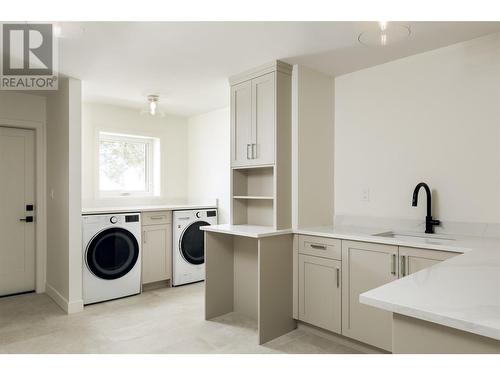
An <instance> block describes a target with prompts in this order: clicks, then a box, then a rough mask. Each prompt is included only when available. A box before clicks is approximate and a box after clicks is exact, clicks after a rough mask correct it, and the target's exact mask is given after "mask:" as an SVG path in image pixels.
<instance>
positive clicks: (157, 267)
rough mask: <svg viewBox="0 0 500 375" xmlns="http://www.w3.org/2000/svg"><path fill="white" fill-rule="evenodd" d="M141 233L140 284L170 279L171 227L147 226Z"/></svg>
mask: <svg viewBox="0 0 500 375" xmlns="http://www.w3.org/2000/svg"><path fill="white" fill-rule="evenodd" d="M142 231H143V232H142V283H143V284H149V283H154V282H157V281H164V280H169V279H171V277H172V225H171V224H164V225H147V226H144V227H143V228H142Z"/></svg>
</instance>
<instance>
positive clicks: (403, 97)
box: [335, 34, 500, 223]
mask: <svg viewBox="0 0 500 375" xmlns="http://www.w3.org/2000/svg"><path fill="white" fill-rule="evenodd" d="M499 161H500V34H494V35H490V36H486V37H482V38H479V39H475V40H472V41H468V42H464V43H459V44H456V45H453V46H449V47H446V48H441V49H438V50H434V51H430V52H426V53H422V54H419V55H415V56H411V57H407V58H404V59H400V60H397V61H393V62H390V63H387V64H383V65H380V66H376V67H373V68H369V69H365V70H362V71H358V72H355V73H351V74H347V75H344V76H340V77H337V78H336V80H335V213H336V214H350V215H363V216H384V217H404V218H418V219H421V218H423V215H424V212H425V203H424V200H422V201H420V202H419V207H418V208H412V207H411V195H412V191H413V188H414V187H415V185H416V184H417V183H418V182H420V181H425V182H427V183H429V185H430V186H431V188H432V189H434V190H435V193H434V199H435V202H436V215H437V216H438V217H439V218H440V219H444V220H450V221H463V222H497V223H498V222H500V194H499V191H500V168H499ZM363 189H369V201H368V202H366V201H362V199H361V198H362V191H363Z"/></svg>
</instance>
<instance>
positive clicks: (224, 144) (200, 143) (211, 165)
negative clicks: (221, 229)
mask: <svg viewBox="0 0 500 375" xmlns="http://www.w3.org/2000/svg"><path fill="white" fill-rule="evenodd" d="M188 150H189V156H188V174H189V175H188V196H189V197H190V199H191V200H192V201H193V202H212V201H213V200H214V199H218V202H219V203H218V204H219V223H221V224H222V223H229V188H230V186H229V178H230V177H229V168H230V122H229V108H223V109H219V110H215V111H212V112H208V113H204V114H201V115H198V116H194V117H191V118H189V120H188Z"/></svg>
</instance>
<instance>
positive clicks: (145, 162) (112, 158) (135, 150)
mask: <svg viewBox="0 0 500 375" xmlns="http://www.w3.org/2000/svg"><path fill="white" fill-rule="evenodd" d="M159 148H160V140H159V139H157V138H151V137H143V136H136V135H129V134H116V133H107V132H100V133H99V193H100V195H101V196H104V197H113V196H129V195H134V196H153V195H159V181H160V165H159V164H160V160H159Z"/></svg>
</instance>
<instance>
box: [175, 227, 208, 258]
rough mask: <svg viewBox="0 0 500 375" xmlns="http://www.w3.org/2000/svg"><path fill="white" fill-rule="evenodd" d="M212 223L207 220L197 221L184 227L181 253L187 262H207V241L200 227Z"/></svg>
mask: <svg viewBox="0 0 500 375" xmlns="http://www.w3.org/2000/svg"><path fill="white" fill-rule="evenodd" d="M205 225H210V224H209V223H207V222H206V221H196V222H194V223H191V224H190V225H188V226H187V227H186V229H184V232H182V236H181V239H180V248H181V254H182V256H183V257H184V259H185V260H186V262H188V263H191V264H203V263H204V262H205V241H204V236H203V231H202V230H201V229H200V227H203V226H205Z"/></svg>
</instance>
